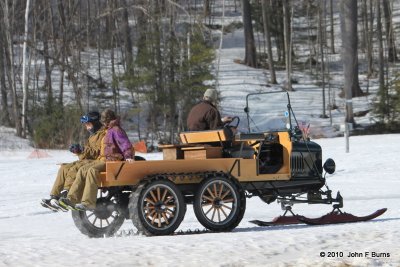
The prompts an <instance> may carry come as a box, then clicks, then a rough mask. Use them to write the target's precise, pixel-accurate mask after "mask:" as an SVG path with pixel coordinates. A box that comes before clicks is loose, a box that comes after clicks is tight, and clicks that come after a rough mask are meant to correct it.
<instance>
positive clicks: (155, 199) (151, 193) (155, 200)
mask: <svg viewBox="0 0 400 267" xmlns="http://www.w3.org/2000/svg"><path fill="white" fill-rule="evenodd" d="M150 195H151V196H152V197H153V200H154V202H157V201H158V199H157V197H156V195H154V192H153V190H151V191H150Z"/></svg>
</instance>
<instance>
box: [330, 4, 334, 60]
mask: <svg viewBox="0 0 400 267" xmlns="http://www.w3.org/2000/svg"><path fill="white" fill-rule="evenodd" d="M329 19H330V24H331V30H330V35H331V40H330V41H331V53H332V54H335V25H334V23H333V0H330V1H329Z"/></svg>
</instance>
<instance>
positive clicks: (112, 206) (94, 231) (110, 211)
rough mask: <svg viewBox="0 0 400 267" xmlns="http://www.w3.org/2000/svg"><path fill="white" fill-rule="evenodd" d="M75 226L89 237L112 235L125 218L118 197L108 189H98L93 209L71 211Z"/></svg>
mask: <svg viewBox="0 0 400 267" xmlns="http://www.w3.org/2000/svg"><path fill="white" fill-rule="evenodd" d="M72 218H73V219H74V223H75V225H76V227H78V229H79V230H80V231H81V232H82V233H83V234H85V235H87V236H89V237H104V236H112V235H113V234H115V232H116V231H118V229H119V228H120V227H121V225H122V224H123V222H124V220H125V212H124V209H123V208H121V203H120V198H118V197H117V196H116V195H112V194H110V192H109V191H106V192H103V191H102V190H99V193H98V196H97V202H96V209H95V210H93V211H72Z"/></svg>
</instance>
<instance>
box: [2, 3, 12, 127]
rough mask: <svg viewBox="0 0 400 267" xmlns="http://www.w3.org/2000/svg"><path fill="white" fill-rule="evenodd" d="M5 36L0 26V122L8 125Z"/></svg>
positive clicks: (9, 122) (9, 121)
mask: <svg viewBox="0 0 400 267" xmlns="http://www.w3.org/2000/svg"><path fill="white" fill-rule="evenodd" d="M0 17H3V9H2V8H0ZM5 48H6V44H5V36H4V31H3V27H0V92H1V109H0V114H1V115H0V123H2V124H4V125H6V126H10V125H11V120H10V113H9V112H8V97H7V85H6V79H5V77H6V73H5V62H6V60H5Z"/></svg>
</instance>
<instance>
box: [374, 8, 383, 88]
mask: <svg viewBox="0 0 400 267" xmlns="http://www.w3.org/2000/svg"><path fill="white" fill-rule="evenodd" d="M375 3H376V39H377V41H378V65H379V88H380V90H384V87H385V76H384V71H385V68H384V60H383V41H382V22H381V21H382V18H381V4H380V1H376V2H375Z"/></svg>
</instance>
